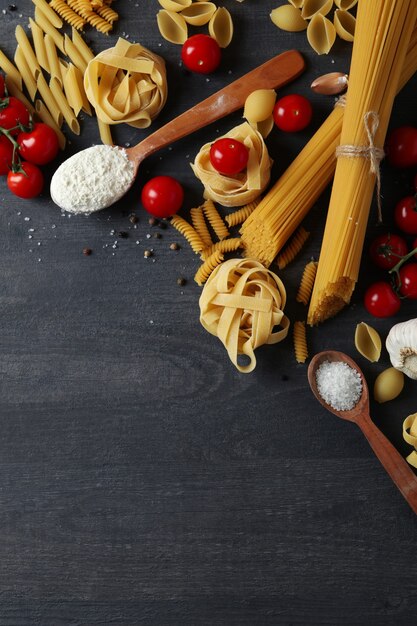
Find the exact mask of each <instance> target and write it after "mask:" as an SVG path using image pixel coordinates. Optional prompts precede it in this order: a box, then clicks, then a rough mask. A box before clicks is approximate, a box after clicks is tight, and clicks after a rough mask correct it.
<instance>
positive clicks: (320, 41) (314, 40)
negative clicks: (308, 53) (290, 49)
mask: <svg viewBox="0 0 417 626" xmlns="http://www.w3.org/2000/svg"><path fill="white" fill-rule="evenodd" d="M307 39H308V43H309V44H310V46H311V47H312V48H313V50H315V51H316V52H317V54H328V53H329V52H330V48H331V47H332V46H333V44H334V42H335V39H336V29H335V27H334V26H333V24H332V23H331V21H330V20H328V19H327V17H324V16H323V15H322V14H321V13H316V14H315V15H314V16H313V18H312V20H311V21H310V23H309V25H308V28H307Z"/></svg>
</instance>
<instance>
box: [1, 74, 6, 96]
mask: <svg viewBox="0 0 417 626" xmlns="http://www.w3.org/2000/svg"><path fill="white" fill-rule="evenodd" d="M4 85H5V83H4V76H3V74H0V98H4V94H5V92H6V90H5V88H4Z"/></svg>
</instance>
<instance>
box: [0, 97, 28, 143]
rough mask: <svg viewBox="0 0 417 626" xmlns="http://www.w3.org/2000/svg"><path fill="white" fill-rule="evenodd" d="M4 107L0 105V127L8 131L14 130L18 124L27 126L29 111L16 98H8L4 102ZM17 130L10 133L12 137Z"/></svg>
mask: <svg viewBox="0 0 417 626" xmlns="http://www.w3.org/2000/svg"><path fill="white" fill-rule="evenodd" d="M4 104H5V106H1V104H0V126H1V127H2V128H5V129H6V130H9V129H10V128H14V127H15V126H17V125H18V124H22V125H23V126H27V125H28V124H29V111H28V110H27V108H26V107H25V105H24V104H23V102H21V101H20V100H18V99H17V98H15V97H14V96H9V97H8V98H6V99H5V100H4ZM18 133H19V129H18V128H16V129H15V130H13V131H12V135H17V134H18Z"/></svg>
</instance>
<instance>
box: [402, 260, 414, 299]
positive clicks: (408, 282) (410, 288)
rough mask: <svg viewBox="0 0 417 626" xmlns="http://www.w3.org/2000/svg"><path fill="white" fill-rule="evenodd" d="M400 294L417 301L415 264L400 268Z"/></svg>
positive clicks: (407, 264)
mask: <svg viewBox="0 0 417 626" xmlns="http://www.w3.org/2000/svg"><path fill="white" fill-rule="evenodd" d="M400 282H401V284H400V294H401V295H402V296H406V297H407V298H410V300H417V263H406V265H403V266H402V267H401V268H400Z"/></svg>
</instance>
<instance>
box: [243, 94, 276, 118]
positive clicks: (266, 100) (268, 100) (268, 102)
mask: <svg viewBox="0 0 417 626" xmlns="http://www.w3.org/2000/svg"><path fill="white" fill-rule="evenodd" d="M276 97H277V94H276V93H275V91H274V90H273V89H256V90H255V91H252V93H251V94H249V96H248V97H247V98H246V101H245V108H244V110H243V117H246V119H247V120H248V122H249V123H252V122H255V123H256V122H262V121H263V120H266V119H267V118H268V117H270V116H271V115H272V110H273V108H274V104H275V100H276Z"/></svg>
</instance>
